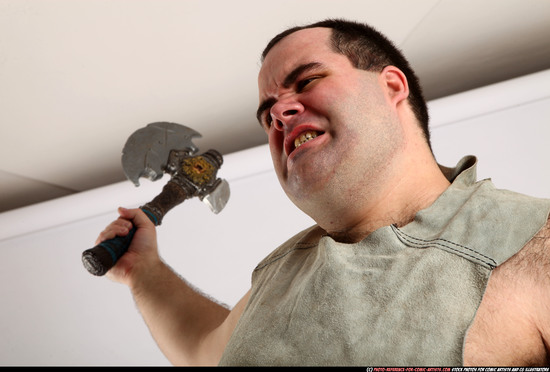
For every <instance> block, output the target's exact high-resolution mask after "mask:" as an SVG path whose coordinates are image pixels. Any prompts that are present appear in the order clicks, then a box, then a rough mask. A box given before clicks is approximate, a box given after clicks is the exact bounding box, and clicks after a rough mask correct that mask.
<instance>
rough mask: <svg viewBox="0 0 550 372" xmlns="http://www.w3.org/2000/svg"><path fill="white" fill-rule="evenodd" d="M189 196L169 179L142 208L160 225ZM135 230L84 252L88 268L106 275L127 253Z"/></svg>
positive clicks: (98, 274)
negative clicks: (165, 216)
mask: <svg viewBox="0 0 550 372" xmlns="http://www.w3.org/2000/svg"><path fill="white" fill-rule="evenodd" d="M187 198H188V193H187V192H186V191H185V190H184V189H183V188H182V187H181V186H179V185H178V184H176V183H175V182H172V181H169V182H168V183H167V184H166V185H165V186H164V188H163V189H162V192H161V193H160V194H159V195H158V196H157V197H156V198H155V199H153V200H152V201H151V202H149V203H147V204H145V205H144V206H142V207H141V210H142V211H144V212H145V214H146V215H147V217H149V219H150V220H151V221H152V222H153V223H154V224H155V226H158V225H160V224H161V222H162V218H163V217H164V214H166V213H167V212H168V211H169V210H170V209H172V208H173V207H175V206H176V205H178V204H180V203H182V202H183V201H184V200H185V199H187ZM135 232H136V228H135V227H133V228H132V229H131V230H130V232H129V233H128V235H126V236H116V237H114V238H113V239H109V240H106V241H104V242H101V243H99V244H98V245H96V246H95V247H93V248H90V249H87V250H85V251H84V252H82V263H83V264H84V267H85V268H86V270H88V271H89V272H90V274H93V275H96V276H102V275H105V274H106V273H107V271H109V270H110V269H111V267H113V266H114V265H115V264H116V263H117V261H118V259H119V258H120V257H122V255H123V254H124V253H126V251H127V250H128V247H130V243H131V242H132V238H133V237H134V234H135Z"/></svg>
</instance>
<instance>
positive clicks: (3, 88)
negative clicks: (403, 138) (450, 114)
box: [0, 0, 550, 212]
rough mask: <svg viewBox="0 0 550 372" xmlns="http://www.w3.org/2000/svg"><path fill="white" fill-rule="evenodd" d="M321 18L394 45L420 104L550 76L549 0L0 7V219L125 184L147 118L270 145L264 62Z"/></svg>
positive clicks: (58, 0)
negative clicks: (129, 154)
mask: <svg viewBox="0 0 550 372" xmlns="http://www.w3.org/2000/svg"><path fill="white" fill-rule="evenodd" d="M328 17H342V18H348V19H352V20H358V21H365V22H368V23H370V24H372V25H373V26H375V27H377V28H378V29H379V30H380V31H382V32H384V33H385V34H386V35H387V36H389V37H390V38H391V39H393V40H394V41H395V43H396V44H397V45H398V46H399V47H400V48H401V49H402V50H403V51H404V52H405V54H406V55H407V56H408V57H409V59H410V61H411V63H412V65H413V67H414V68H415V69H416V70H417V72H418V74H419V76H420V79H421V82H422V84H423V87H424V90H425V93H426V96H427V98H428V99H434V98H439V97H442V96H446V95H450V94H453V93H457V92H461V91H465V90H469V89H472V88H476V87H479V86H483V85H487V84H490V83H494V82H498V81H502V80H506V79H509V78H513V77H517V76H521V75H524V74H528V73H531V72H535V71H540V70H544V69H548V68H550V42H549V41H548V40H549V38H550V1H546V0H460V1H459V0H415V1H410V0H390V1H388V0H386V1H380V0H378V1H373V0H272V1H261V0H0V126H1V127H0V128H1V132H0V139H1V146H0V212H1V211H7V210H10V209H14V208H18V207H22V206H26V205H29V204H34V203H37V202H41V201H45V200H49V199H52V198H57V197H61V196H65V195H68V194H72V193H75V192H79V191H84V190H89V189H92V188H96V187H100V186H103V185H107V184H111V183H114V182H119V181H122V180H124V175H123V172H122V168H121V165H120V155H121V150H122V147H123V145H124V143H125V141H126V139H127V138H128V136H129V135H130V134H131V133H132V132H133V131H135V130H136V129H139V128H141V127H143V126H144V125H146V124H148V123H150V122H154V121H173V122H177V123H181V124H185V125H187V126H190V127H192V128H193V129H195V130H197V131H199V132H200V133H202V135H203V138H201V139H198V140H195V143H196V144H197V145H198V146H199V147H200V148H201V150H203V151H204V150H207V149H209V148H215V149H218V150H219V151H220V152H222V153H224V154H227V153H231V152H235V151H239V150H243V149H246V148H250V147H253V146H256V145H260V144H263V143H265V141H266V138H265V135H264V134H263V132H262V130H261V129H260V128H259V126H258V124H257V123H256V121H255V117H254V114H255V109H256V105H257V97H256V75H257V72H258V69H259V66H260V64H259V54H260V53H261V50H262V49H263V47H264V46H265V44H266V43H267V42H268V41H269V39H270V38H271V37H272V36H274V35H275V34H276V33H278V32H280V31H282V30H283V29H284V28H286V27H289V26H294V25H299V24H303V23H306V22H312V21H317V20H321V19H324V18H328ZM115 207H116V206H115Z"/></svg>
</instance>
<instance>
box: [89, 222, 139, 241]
mask: <svg viewBox="0 0 550 372" xmlns="http://www.w3.org/2000/svg"><path fill="white" fill-rule="evenodd" d="M131 228H132V224H130V226H127V225H122V224H115V223H111V224H110V225H109V226H107V227H106V228H105V230H103V231H102V232H101V233H100V234H99V236H98V237H97V239H96V244H99V243H101V242H104V241H105V240H109V239H113V238H114V237H115V236H126V235H128V233H129V232H130V229H131Z"/></svg>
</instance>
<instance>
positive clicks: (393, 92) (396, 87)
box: [380, 66, 409, 105]
mask: <svg viewBox="0 0 550 372" xmlns="http://www.w3.org/2000/svg"><path fill="white" fill-rule="evenodd" d="M380 78H381V79H382V83H383V84H384V86H385V87H386V88H387V93H388V98H389V99H390V101H391V102H392V103H393V104H394V105H397V104H398V103H400V102H402V101H403V100H405V99H407V97H408V96H409V84H408V82H407V77H406V76H405V74H404V73H403V72H402V71H401V70H400V69H398V68H397V67H395V66H386V67H385V68H384V69H383V70H382V73H381V74H380Z"/></svg>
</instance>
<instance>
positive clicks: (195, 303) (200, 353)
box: [131, 262, 229, 365]
mask: <svg viewBox="0 0 550 372" xmlns="http://www.w3.org/2000/svg"><path fill="white" fill-rule="evenodd" d="M131 291H132V294H133V296H134V299H135V301H136V304H137V306H138V308H139V310H140V312H141V315H142V316H143V318H144V320H145V322H146V324H147V326H148V327H149V330H150V331H151V334H152V335H153V337H154V339H155V341H156V342H157V344H158V345H159V347H160V349H161V350H162V352H163V353H164V355H165V356H166V357H167V358H168V359H169V360H170V362H171V363H173V364H175V365H213V364H217V362H218V359H219V357H220V356H221V354H222V352H223V347H224V346H223V345H215V344H214V345H212V342H211V341H212V340H215V339H216V338H215V337H208V336H209V335H210V334H211V333H212V332H214V331H215V330H216V329H217V328H218V327H219V326H220V325H221V324H222V323H223V321H224V320H225V319H226V318H227V316H228V314H229V310H228V309H226V308H224V307H223V306H221V305H219V304H217V303H215V302H213V301H212V300H210V299H208V298H206V297H205V296H203V295H201V294H200V293H199V292H197V291H196V290H194V289H193V288H191V286H189V285H188V284H187V283H186V282H185V281H184V280H183V279H181V278H180V277H179V276H178V275H177V274H176V273H174V272H173V271H172V270H171V269H170V268H169V267H168V266H167V265H165V264H164V263H162V262H160V263H159V264H158V265H155V269H154V270H150V271H149V272H148V273H147V275H146V277H141V278H140V279H139V280H137V281H135V282H134V283H132V285H131ZM209 340H210V341H209Z"/></svg>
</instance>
